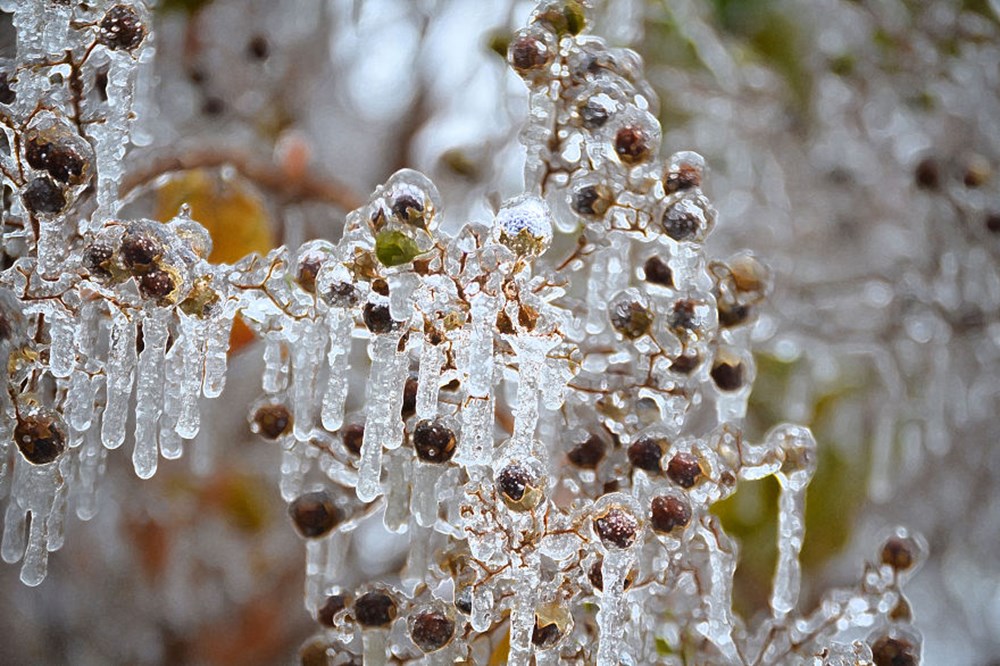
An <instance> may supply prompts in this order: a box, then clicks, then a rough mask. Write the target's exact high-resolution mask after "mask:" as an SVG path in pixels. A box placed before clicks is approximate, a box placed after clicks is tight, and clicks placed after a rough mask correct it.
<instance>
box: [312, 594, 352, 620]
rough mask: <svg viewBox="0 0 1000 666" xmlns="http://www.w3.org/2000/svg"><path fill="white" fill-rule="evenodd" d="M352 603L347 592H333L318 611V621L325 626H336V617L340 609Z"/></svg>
mask: <svg viewBox="0 0 1000 666" xmlns="http://www.w3.org/2000/svg"><path fill="white" fill-rule="evenodd" d="M350 604H351V598H350V596H348V595H346V594H331V595H330V596H328V597H327V598H326V601H324V602H323V605H322V606H320V607H319V610H317V611H316V621H317V622H319V623H320V624H321V625H323V626H324V627H333V626H335V623H334V618H336V616H337V614H338V613H340V611H342V610H344V609H345V608H347V607H348V606H349V605H350Z"/></svg>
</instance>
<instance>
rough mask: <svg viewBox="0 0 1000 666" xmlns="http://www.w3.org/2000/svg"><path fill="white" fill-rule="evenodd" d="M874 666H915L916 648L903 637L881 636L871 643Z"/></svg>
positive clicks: (916, 660) (916, 661)
mask: <svg viewBox="0 0 1000 666" xmlns="http://www.w3.org/2000/svg"><path fill="white" fill-rule="evenodd" d="M872 661H874V662H875V666H916V664H917V663H918V659H917V654H916V649H915V648H914V646H913V644H912V643H910V641H908V640H906V639H904V638H895V637H892V636H882V637H881V638H879V639H878V640H876V641H875V642H874V643H872Z"/></svg>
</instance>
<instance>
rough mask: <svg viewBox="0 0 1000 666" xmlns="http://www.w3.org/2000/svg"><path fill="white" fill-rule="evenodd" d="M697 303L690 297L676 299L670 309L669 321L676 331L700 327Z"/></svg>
mask: <svg viewBox="0 0 1000 666" xmlns="http://www.w3.org/2000/svg"><path fill="white" fill-rule="evenodd" d="M696 307H697V303H696V302H695V301H692V300H689V299H686V298H685V299H681V300H679V301H675V302H674V305H673V307H672V308H671V309H670V316H669V318H668V323H669V324H670V328H672V329H673V330H675V331H678V332H682V331H693V330H694V329H696V328H697V327H698V321H697V320H698V317H697V313H696V312H695V308H696Z"/></svg>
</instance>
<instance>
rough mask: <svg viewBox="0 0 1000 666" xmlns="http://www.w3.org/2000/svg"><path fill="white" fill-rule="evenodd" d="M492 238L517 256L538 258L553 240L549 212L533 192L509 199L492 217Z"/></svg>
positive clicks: (545, 204) (546, 206) (546, 205)
mask: <svg viewBox="0 0 1000 666" xmlns="http://www.w3.org/2000/svg"><path fill="white" fill-rule="evenodd" d="M493 239H494V240H495V241H497V242H498V243H500V244H501V245H504V246H506V247H507V248H509V249H510V250H511V251H512V252H514V254H516V255H518V256H520V257H537V256H539V255H540V254H542V253H543V252H545V250H547V249H548V248H549V245H550V244H551V243H552V213H551V211H550V210H549V205H548V204H547V203H545V201H544V200H543V199H541V198H539V197H537V196H535V195H533V194H522V195H521V196H519V197H516V198H514V199H509V200H507V201H506V202H504V204H503V206H501V207H500V212H498V213H497V215H496V217H495V218H494V220H493Z"/></svg>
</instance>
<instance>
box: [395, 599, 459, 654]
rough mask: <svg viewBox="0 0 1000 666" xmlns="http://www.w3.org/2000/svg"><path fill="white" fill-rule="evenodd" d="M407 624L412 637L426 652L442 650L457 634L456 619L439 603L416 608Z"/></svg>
mask: <svg viewBox="0 0 1000 666" xmlns="http://www.w3.org/2000/svg"><path fill="white" fill-rule="evenodd" d="M406 624H407V628H408V629H409V631H410V638H411V639H413V642H414V643H415V644H416V646H417V647H418V648H420V649H421V650H423V651H424V652H434V651H436V650H440V649H441V648H443V647H444V646H446V645H447V644H448V643H450V642H451V639H452V638H454V636H455V620H453V619H452V617H451V616H450V615H449V614H448V613H447V612H446V611H445V610H444V608H442V607H440V606H439V605H438V604H430V605H426V606H422V607H420V608H418V609H416V610H415V611H413V612H412V613H411V614H410V616H409V618H407V622H406Z"/></svg>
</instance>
